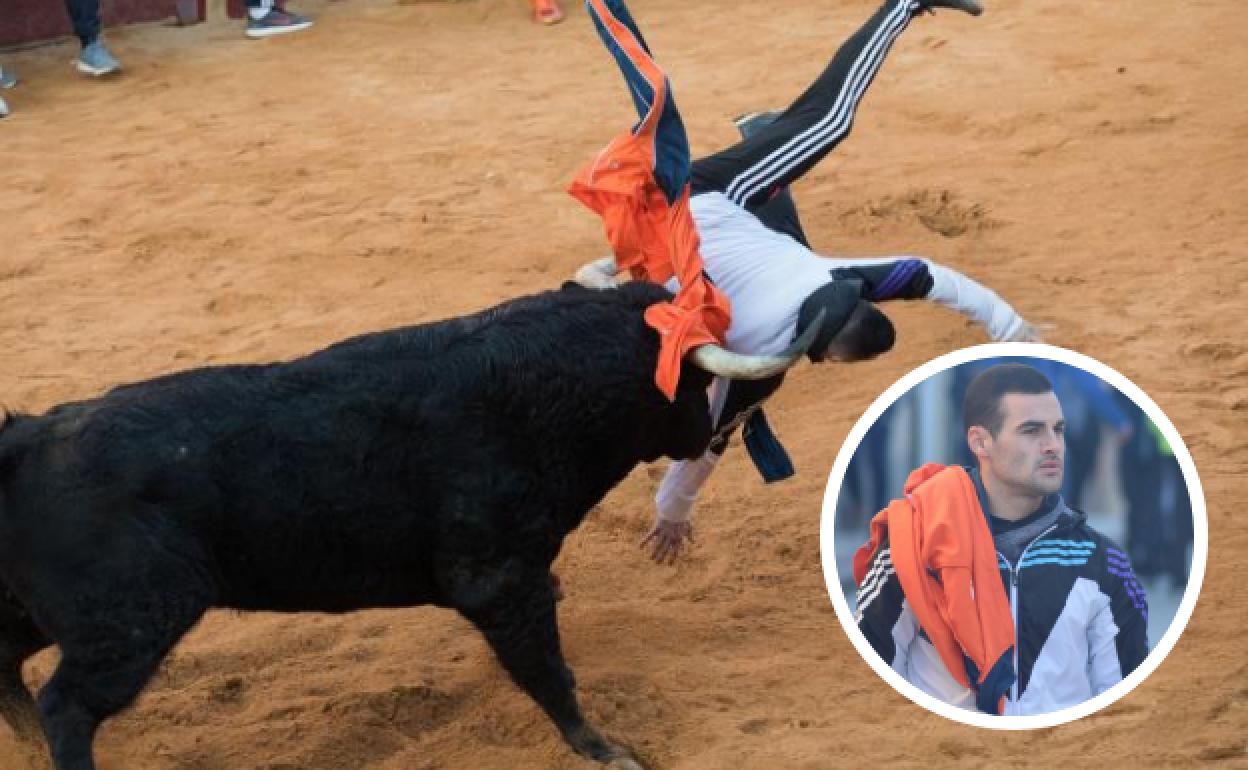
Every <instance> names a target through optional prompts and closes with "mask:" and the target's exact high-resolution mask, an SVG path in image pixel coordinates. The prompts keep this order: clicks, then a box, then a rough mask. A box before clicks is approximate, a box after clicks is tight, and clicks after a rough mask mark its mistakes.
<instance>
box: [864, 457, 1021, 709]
mask: <svg viewBox="0 0 1248 770" xmlns="http://www.w3.org/2000/svg"><path fill="white" fill-rule="evenodd" d="M905 495H906V496H905V499H902V500H894V501H893V502H892V503H890V504H889V506H888V507H887V508H885V509H884V510H882V511H880V512H879V513H878V514H876V516H875V518H873V519H872V520H871V538H870V540H868V541H867V543H865V544H864V545H863V546H862V547H861V548H859V549H858V552H857V553H855V554H854V580H855V582H857V583H858V584H860V585H861V583H862V581H863V579H864V578H865V577H866V573H867V568H868V566H869V565H870V563H871V559H872V557H873V556H874V555H875V552H876V551H877V550H879V548H880V546H881V545H882V544H883V543H884V541H885V539H886V538H887V540H888V543H889V548H890V556H891V558H892V563H893V569H895V570H896V571H897V578H898V580H899V581H900V583H901V590H902V592H903V593H904V594H905V596H906V600H907V601H909V603H910V608H911V610H912V611H913V612H914V614H915V617H916V618H917V619H918V621H919V625H920V626H922V627H923V630H924V631H925V632H926V633H927V637H928V639H930V640H931V642H932V644H933V645H934V646H935V647H936V651H937V652H939V653H940V658H941V660H942V661H943V662H944V664H945V668H947V669H948V670H949V673H950V674H952V675H953V678H954V679H956V680H957V681H958V682H959V683H960V684H962V685H963V686H964V687H968V688H970V689H972V690H974V691H975V692H976V693H977V694H978V697H977V701H979V703H980V708H981V709H984V710H990V709H991V710H992V711H995V713H998V714H999V713H1001V707H1002V705H1003V698H1002V696H1003V695H1004V693H1005V691H1006V690H1007V689H1008V688H1009V687H1010V685H1011V684H1013V682H1014V676H1015V672H1014V671H1013V652H1014V620H1013V616H1012V615H1011V614H1010V602H1009V599H1008V598H1007V597H1006V595H1005V587H1004V586H1003V585H1002V583H1001V573H1000V571H999V570H998V567H997V551H996V548H995V547H994V546H993V543H992V532H991V531H990V530H989V529H988V522H987V520H986V519H985V518H984V512H983V510H982V508H981V507H980V505H979V496H978V495H977V494H976V492H975V484H974V482H972V481H971V478H970V476H969V475H967V472H966V470H965V469H963V468H960V467H958V466H956V465H951V466H948V467H946V466H943V465H939V464H936V463H930V464H928V465H924V466H923V467H921V468H919V469H917V470H915V471H914V472H913V473H911V474H910V477H909V478H908V479H906V484H905ZM968 674H969V675H968ZM990 679H991V681H989V680H990ZM972 680H973V681H972ZM985 705H987V708H985Z"/></svg>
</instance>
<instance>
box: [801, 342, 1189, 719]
mask: <svg viewBox="0 0 1248 770" xmlns="http://www.w3.org/2000/svg"><path fill="white" fill-rule="evenodd" d="M820 539H821V546H822V557H823V569H824V576H825V578H826V580H827V584H828V593H829V595H830V596H831V598H832V602H833V604H834V605H835V607H836V612H837V616H838V617H839V618H840V620H841V623H842V625H844V627H845V630H846V632H847V633H848V634H849V636H850V639H851V640H852V641H853V642H854V645H855V647H857V649H858V651H859V652H860V653H861V654H862V656H863V658H864V659H865V660H866V661H867V662H868V663H869V664H870V665H871V666H872V668H874V669H875V670H876V672H878V673H879V674H880V676H881V677H883V678H884V679H885V680H886V681H887V682H888V683H889V684H891V685H892V686H893V687H894V688H896V689H897V690H898V691H900V692H901V693H902V694H904V695H906V696H907V697H909V698H910V699H911V700H913V701H915V702H916V703H918V704H920V705H922V706H925V707H926V708H928V709H930V710H932V711H935V712H937V713H939V714H941V715H943V716H946V717H948V718H950V719H954V720H957V721H959V722H964V723H967V724H973V725H977V726H981V727H991V728H1004V729H1021V728H1034V727H1049V726H1052V725H1056V724H1061V723H1063V722H1067V721H1070V720H1072V719H1077V718H1079V717H1082V716H1086V715H1087V714H1090V713H1092V712H1094V711H1096V710H1098V709H1101V708H1103V707H1105V706H1107V705H1109V704H1110V703H1112V702H1113V701H1115V700H1117V699H1118V698H1120V697H1122V696H1123V695H1125V694H1127V693H1128V692H1130V691H1131V690H1132V689H1133V688H1134V687H1136V686H1137V685H1138V684H1139V683H1140V682H1141V681H1143V680H1144V679H1145V678H1146V677H1147V676H1148V675H1149V674H1150V673H1151V672H1152V671H1153V670H1154V669H1155V668H1156V667H1157V666H1158V665H1159V664H1160V663H1161V661H1162V660H1163V659H1164V658H1165V656H1166V654H1168V653H1169V651H1170V649H1171V648H1173V646H1174V644H1175V643H1176V642H1177V640H1178V637H1179V634H1180V633H1182V631H1183V627H1184V626H1185V625H1186V623H1187V620H1188V618H1189V617H1190V616H1191V613H1192V608H1193V606H1194V605H1195V603H1196V596H1197V594H1198V593H1199V590H1200V583H1201V579H1202V577H1203V575H1204V569H1205V558H1206V554H1207V551H1208V531H1207V524H1206V516H1205V503H1204V496H1203V494H1202V492H1201V487H1200V480H1199V478H1198V477H1197V474H1196V468H1195V466H1194V465H1193V463H1192V459H1191V455H1190V453H1189V452H1188V451H1187V448H1186V447H1185V446H1184V444H1183V441H1182V439H1181V437H1180V436H1179V433H1178V431H1176V430H1175V428H1174V426H1173V425H1172V424H1171V423H1170V421H1169V420H1168V419H1167V418H1166V416H1165V415H1164V414H1163V413H1162V411H1161V410H1160V409H1159V408H1158V407H1157V405H1156V404H1155V403H1154V402H1153V401H1152V400H1151V399H1150V398H1149V397H1148V396H1147V395H1146V394H1145V393H1144V392H1143V391H1141V390H1140V389H1139V388H1138V387H1136V386H1135V385H1134V384H1132V383H1131V382H1130V381H1129V380H1127V379H1126V378H1125V377H1123V376H1122V375H1120V374H1118V373H1117V372H1115V371H1113V370H1112V369H1110V368H1109V367H1107V366H1105V365H1103V364H1101V363H1099V362H1097V361H1095V360H1093V359H1090V358H1088V357H1086V356H1083V355H1080V354H1078V353H1074V352H1072V351H1069V350H1064V349H1061V348H1056V347H1052V346H1049V345H1035V344H1020V343H1006V344H996V345H981V346H978V347H974V348H968V349H965V350H960V351H957V352H955V353H951V354H949V355H946V356H942V357H941V358H938V359H936V360H934V361H931V362H929V363H928V364H926V365H924V366H922V367H920V368H919V369H916V370H915V371H913V372H911V373H910V374H908V375H907V376H905V377H904V378H902V379H901V380H900V381H899V382H898V383H896V384H895V385H893V386H892V387H891V388H889V389H888V390H887V391H886V392H885V393H884V394H883V395H881V396H880V397H879V398H878V399H877V400H876V401H875V403H874V404H872V405H871V407H870V408H869V409H868V410H867V412H866V413H865V414H864V415H863V417H862V418H861V419H860V420H859V421H858V423H857V424H856V425H855V426H854V428H853V430H852V431H851V432H850V434H849V438H848V439H847V440H846V442H845V445H844V446H843V447H842V448H841V451H840V453H839V455H838V456H837V459H836V464H835V466H834V467H833V469H832V473H831V476H830V478H829V482H828V489H827V492H826V494H825V496H824V506H823V520H822V527H821V533H820Z"/></svg>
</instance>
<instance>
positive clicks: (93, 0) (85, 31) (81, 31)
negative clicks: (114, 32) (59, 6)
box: [65, 0, 100, 46]
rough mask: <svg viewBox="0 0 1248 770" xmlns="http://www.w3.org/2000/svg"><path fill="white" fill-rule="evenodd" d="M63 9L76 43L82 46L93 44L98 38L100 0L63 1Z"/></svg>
mask: <svg viewBox="0 0 1248 770" xmlns="http://www.w3.org/2000/svg"><path fill="white" fill-rule="evenodd" d="M65 9H66V10H67V11H69V21H70V23H71V24H73V25H74V34H75V35H77V36H78V42H80V43H82V44H83V45H84V46H87V45H90V44H91V43H94V42H95V41H96V39H97V38H99V36H100V0H65Z"/></svg>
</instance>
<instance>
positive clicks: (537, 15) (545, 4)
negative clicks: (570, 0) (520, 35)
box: [529, 0, 563, 25]
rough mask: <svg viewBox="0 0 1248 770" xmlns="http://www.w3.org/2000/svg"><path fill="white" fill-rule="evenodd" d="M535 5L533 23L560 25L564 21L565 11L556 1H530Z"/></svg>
mask: <svg viewBox="0 0 1248 770" xmlns="http://www.w3.org/2000/svg"><path fill="white" fill-rule="evenodd" d="M529 2H530V3H532V4H533V21H535V22H537V23H538V24H546V25H550V24H558V23H559V22H561V21H563V9H561V8H560V7H559V3H557V2H555V0H529Z"/></svg>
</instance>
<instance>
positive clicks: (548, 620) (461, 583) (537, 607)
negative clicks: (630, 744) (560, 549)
mask: <svg viewBox="0 0 1248 770" xmlns="http://www.w3.org/2000/svg"><path fill="white" fill-rule="evenodd" d="M455 572H456V573H458V574H457V579H456V580H455V581H454V582H455V583H456V584H458V585H457V587H456V590H455V591H454V593H455V594H456V599H457V601H455V606H456V608H457V609H458V610H459V611H460V613H461V614H463V615H464V617H466V618H467V619H468V620H470V621H471V622H472V623H473V624H474V625H475V626H476V627H477V628H478V629H480V630H481V633H483V634H484V635H485V638H486V640H487V641H488V642H489V643H490V647H491V648H492V649H493V650H494V654H495V655H496V656H497V657H498V660H499V662H500V663H502V665H503V668H505V669H506V670H507V673H509V674H510V675H511V678H512V679H513V680H514V681H515V683H516V684H517V685H519V686H520V688H521V689H523V690H524V691H525V692H527V693H528V694H529V696H530V697H532V698H533V700H535V701H537V704H538V705H539V706H541V707H542V710H544V711H545V712H546V714H547V715H548V716H549V717H550V719H551V721H553V722H554V723H555V726H556V727H558V728H559V732H560V733H562V734H563V738H564V740H565V741H567V742H568V744H569V745H570V746H571V747H572V748H573V749H575V750H576V752H577V753H578V754H581V755H582V756H585V757H589V758H590V759H594V760H597V761H598V762H602V763H604V764H608V765H610V766H611V767H613V768H619V770H641V764H640V763H638V762H637V760H636V759H635V758H634V757H633V755H632V754H631V753H630V752H629V751H628V750H627V749H625V748H623V747H622V746H618V745H615V744H613V743H610V742H609V741H607V740H606V739H605V738H603V736H602V735H601V734H600V733H599V732H598V731H597V730H595V729H594V728H593V727H591V726H590V725H589V724H588V723H587V722H586V721H585V717H584V715H582V714H581V709H580V706H579V705H577V702H576V693H575V686H576V683H575V680H574V679H573V677H572V672H571V671H570V670H569V669H568V667H567V664H566V663H565V662H564V659H563V652H562V650H561V649H560V646H559V627H558V624H557V622H556V617H555V594H554V590H553V588H552V586H551V581H550V576H549V572H548V570H547V569H542V568H534V567H532V566H531V565H523V566H521V565H519V564H516V563H515V562H514V561H513V560H508V563H506V564H505V565H503V566H502V567H493V568H487V569H471V568H462V567H461V568H460V569H456V570H455Z"/></svg>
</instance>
